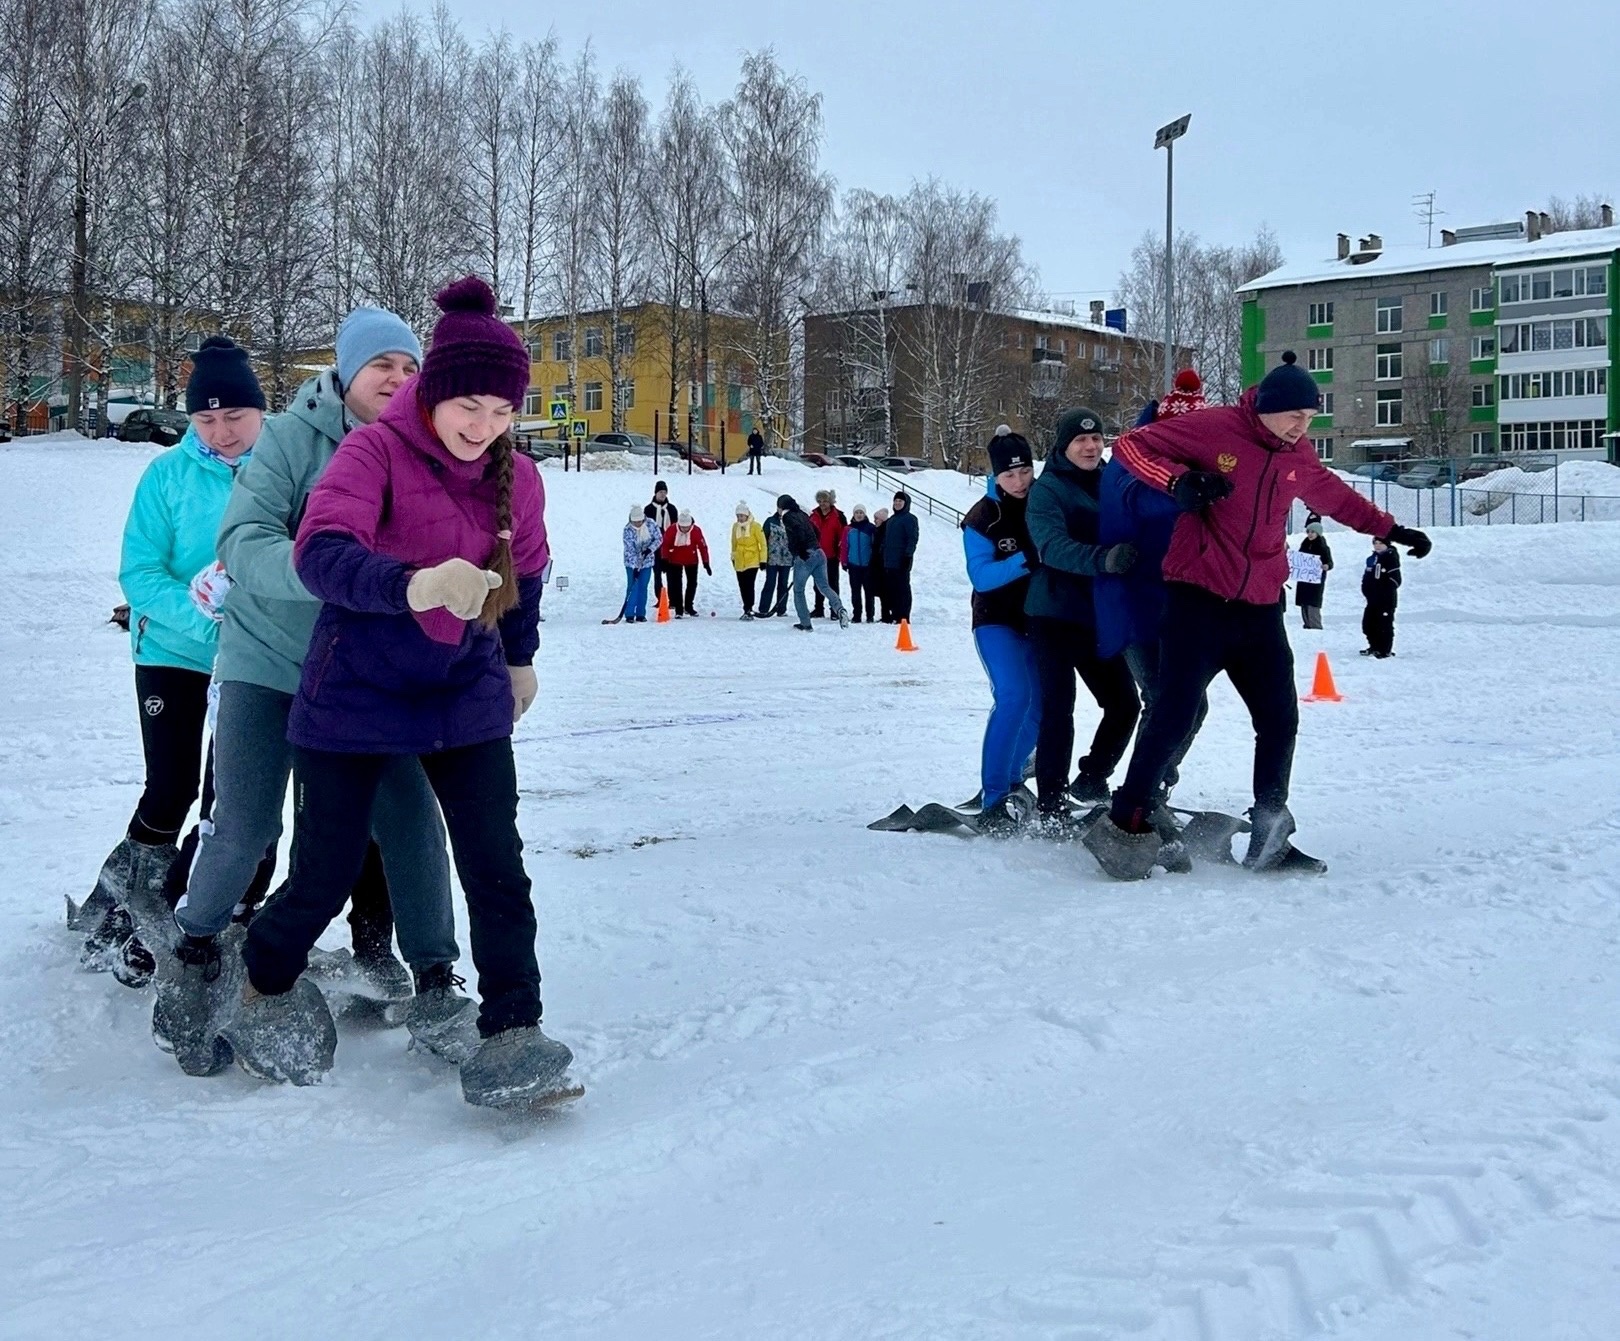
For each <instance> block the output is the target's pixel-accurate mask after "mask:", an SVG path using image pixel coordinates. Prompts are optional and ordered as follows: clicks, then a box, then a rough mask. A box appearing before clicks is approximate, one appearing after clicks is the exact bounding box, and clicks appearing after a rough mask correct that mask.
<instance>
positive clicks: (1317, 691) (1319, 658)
mask: <svg viewBox="0 0 1620 1341" xmlns="http://www.w3.org/2000/svg"><path fill="white" fill-rule="evenodd" d="M1300 702H1302V703H1343V702H1344V695H1343V694H1341V693H1340V692H1339V691H1338V688H1337V687H1336V686H1335V685H1334V683H1333V667H1331V666H1329V665H1328V659H1327V653H1326V652H1318V653H1317V654H1316V675H1315V677H1314V678H1313V679H1312V681H1311V692H1310V693H1308V694H1303V695H1301V696H1300Z"/></svg>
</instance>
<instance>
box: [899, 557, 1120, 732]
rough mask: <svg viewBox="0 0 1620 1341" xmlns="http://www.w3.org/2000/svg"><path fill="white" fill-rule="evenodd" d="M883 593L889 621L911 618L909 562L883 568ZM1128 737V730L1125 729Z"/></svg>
mask: <svg viewBox="0 0 1620 1341" xmlns="http://www.w3.org/2000/svg"><path fill="white" fill-rule="evenodd" d="M883 594H884V596H886V597H887V598H888V604H889V623H891V624H894V623H898V622H899V621H900V620H902V619H910V618H911V563H910V561H909V560H906V561H905V562H903V563H902V564H901V565H899V566H896V567H891V568H885V569H884V570H883ZM1125 734H1126V736H1127V737H1129V735H1130V732H1129V731H1127V732H1126V733H1125Z"/></svg>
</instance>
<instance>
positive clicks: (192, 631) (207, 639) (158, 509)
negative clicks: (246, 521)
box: [118, 428, 248, 675]
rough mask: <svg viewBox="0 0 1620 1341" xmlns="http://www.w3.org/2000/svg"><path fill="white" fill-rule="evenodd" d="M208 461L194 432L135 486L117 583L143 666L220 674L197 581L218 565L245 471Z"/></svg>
mask: <svg viewBox="0 0 1620 1341" xmlns="http://www.w3.org/2000/svg"><path fill="white" fill-rule="evenodd" d="M247 460H248V457H246V456H244V457H243V458H242V460H241V461H240V462H238V463H236V464H235V465H227V464H226V463H225V462H224V461H221V460H218V459H217V458H215V457H212V456H210V455H208V453H207V452H206V451H204V449H203V445H202V441H201V440H200V439H199V438H198V437H197V435H196V433H195V431H194V430H192V429H189V428H188V429H187V430H186V435H185V437H183V438H181V439H180V441H179V442H178V443H176V444H175V445H174V446H173V447H171V448H169V450H168V451H166V452H164V453H163V455H162V456H159V457H157V458H156V459H154V460H153V461H152V463H151V464H150V465H148V466H147V468H146V470H145V472H144V473H143V474H142V475H141V482H140V483H139V484H138V485H136V486H135V500H134V502H132V503H131V504H130V506H129V519H128V520H127V521H126V522H125V523H124V548H123V555H122V557H121V559H120V560H119V564H118V585H119V586H120V587H122V588H123V589H124V599H125V600H126V601H128V602H129V638H130V646H131V648H132V650H133V652H134V655H135V664H136V665H137V666H174V667H178V668H179V669H181V670H194V671H201V672H202V673H203V674H204V675H207V674H208V673H209V672H210V671H212V670H213V669H214V650H215V647H216V645H217V643H218V640H219V626H218V625H217V624H215V623H214V621H213V620H212V619H210V618H209V617H208V616H207V615H205V614H203V612H202V611H201V610H199V609H197V607H196V606H195V605H193V604H192V603H191V579H192V578H194V577H196V575H197V574H198V573H200V572H201V571H202V570H203V569H204V568H206V567H208V566H209V565H210V564H211V563H213V562H214V537H215V535H216V534H218V532H219V519H220V517H221V516H222V515H223V514H224V512H225V503H226V500H227V499H228V498H229V497H230V495H231V485H232V483H233V482H234V481H235V479H236V476H237V473H238V471H240V470H241V469H242V468H243V463H245V462H246V461H247Z"/></svg>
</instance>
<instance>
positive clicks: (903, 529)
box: [883, 489, 918, 624]
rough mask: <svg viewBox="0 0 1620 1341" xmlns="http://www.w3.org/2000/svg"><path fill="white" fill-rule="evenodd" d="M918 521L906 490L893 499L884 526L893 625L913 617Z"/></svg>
mask: <svg viewBox="0 0 1620 1341" xmlns="http://www.w3.org/2000/svg"><path fill="white" fill-rule="evenodd" d="M917 535H918V528H917V518H916V516H915V515H914V514H913V513H912V511H911V495H910V494H908V493H907V492H906V491H905V490H904V489H902V490H900V492H899V493H897V494H895V496H894V511H893V512H892V513H890V514H889V520H888V521H887V522H886V523H885V524H884V527H883V588H884V595H885V597H886V598H887V604H888V611H889V618H888V622H889V623H890V624H897V623H899V622H900V621H901V620H902V619H910V618H911V560H912V556H913V555H915V554H916V553H917Z"/></svg>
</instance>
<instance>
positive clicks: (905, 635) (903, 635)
mask: <svg viewBox="0 0 1620 1341" xmlns="http://www.w3.org/2000/svg"><path fill="white" fill-rule="evenodd" d="M894 650H895V651H896V652H915V651H916V650H917V644H916V643H914V642H912V641H911V621H910V620H909V619H902V620H901V621H900V637H899V638H898V639H896V640H895V644H894Z"/></svg>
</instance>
